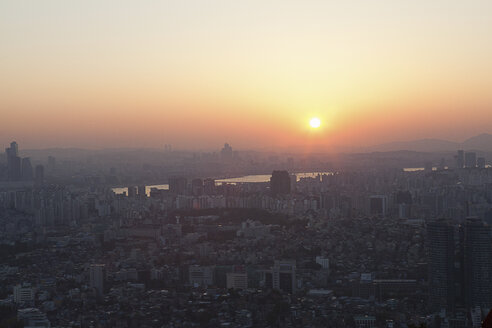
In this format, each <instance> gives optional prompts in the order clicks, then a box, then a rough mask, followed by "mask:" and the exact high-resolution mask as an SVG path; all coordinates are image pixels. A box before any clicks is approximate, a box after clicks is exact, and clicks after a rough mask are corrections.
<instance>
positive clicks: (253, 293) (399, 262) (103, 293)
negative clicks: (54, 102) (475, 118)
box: [0, 144, 492, 328]
mask: <svg viewBox="0 0 492 328" xmlns="http://www.w3.org/2000/svg"><path fill="white" fill-rule="evenodd" d="M13 154H15V156H14V155H13ZM8 156H13V157H12V158H14V157H17V158H20V157H19V156H18V150H17V145H16V144H15V145H11V146H10V148H8V151H7V153H6V158H7V159H8ZM221 156H222V157H223V158H224V160H234V156H235V155H234V152H232V148H230V146H229V145H227V144H226V145H225V146H224V148H223V149H222V151H221ZM471 157H472V156H471V155H468V162H469V164H471V162H472V161H471V159H470V158H471ZM456 158H457V162H459V161H460V160H459V158H460V152H458V155H457V156H456ZM466 158H467V156H466V154H464V153H463V163H464V164H463V166H462V167H460V166H459V165H457V167H456V168H452V169H451V168H445V167H440V168H438V169H433V168H432V167H430V168H427V169H422V170H420V169H419V170H401V169H386V168H384V169H377V170H376V169H374V170H362V171H361V170H358V171H348V170H347V171H336V172H332V173H324V174H318V175H309V176H304V177H302V176H301V177H298V176H296V175H293V174H291V173H289V172H288V171H286V170H275V171H273V173H272V175H271V178H270V181H268V182H256V183H239V182H238V183H234V184H232V183H216V180H215V179H214V178H210V177H198V176H191V177H188V176H183V175H172V176H170V177H169V179H168V186H169V188H168V189H153V190H151V191H150V193H148V192H147V188H146V186H145V185H144V184H143V183H142V184H136V185H132V186H130V187H128V190H127V192H126V193H123V194H115V192H114V191H113V189H112V188H111V187H112V186H109V185H107V184H106V183H104V182H103V181H104V180H98V179H94V178H93V177H91V178H90V179H86V180H85V181H86V183H80V184H60V183H54V182H53V180H51V181H50V179H44V178H43V181H42V183H34V178H33V179H31V180H30V181H31V183H26V184H12V183H11V182H12V181H5V182H4V183H3V184H1V183H0V187H1V188H0V240H1V243H2V247H1V248H0V310H1V311H3V312H1V313H5V314H6V315H5V317H6V319H5V320H11V321H10V322H14V321H15V322H18V323H23V324H24V325H26V326H29V325H31V326H37V327H50V326H53V327H55V326H63V327H90V326H95V327H96V326H100V327H154V326H155V327H196V326H209V327H220V326H222V327H300V326H302V327H327V326H329V327H361V328H362V327H384V328H393V327H411V325H415V326H418V325H420V324H426V325H427V327H479V326H480V323H481V321H482V320H483V318H484V317H485V316H486V315H487V314H488V312H489V310H490V309H491V308H492V236H491V230H490V225H489V224H490V223H492V187H491V186H492V169H490V168H488V167H485V165H481V164H480V165H478V164H477V163H475V165H474V166H473V167H471V166H469V165H467V164H465V163H466V162H467V160H466ZM16 161H17V160H13V162H16ZM480 161H481V160H480ZM476 162H478V160H477V161H476ZM9 165H10V164H8V163H6V165H5V167H9ZM7 171H8V172H10V171H9V170H7ZM12 172H13V171H12ZM21 172H22V169H21ZM8 175H9V176H10V173H9V174H8ZM2 320H3V319H0V325H1V324H2V323H3V322H2Z"/></svg>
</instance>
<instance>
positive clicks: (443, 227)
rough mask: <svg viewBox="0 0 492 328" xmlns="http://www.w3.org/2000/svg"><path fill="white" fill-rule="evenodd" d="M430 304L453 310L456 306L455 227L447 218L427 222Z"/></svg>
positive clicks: (435, 307) (436, 308) (434, 308)
mask: <svg viewBox="0 0 492 328" xmlns="http://www.w3.org/2000/svg"><path fill="white" fill-rule="evenodd" d="M427 240H428V254H429V306H430V308H431V310H432V311H434V312H438V311H440V310H441V309H446V311H449V312H452V311H453V310H454V307H455V272H454V251H455V246H454V229H453V226H452V225H451V224H449V223H448V222H447V221H446V220H437V221H433V222H429V223H428V224H427Z"/></svg>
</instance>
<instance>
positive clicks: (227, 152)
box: [220, 143, 233, 161]
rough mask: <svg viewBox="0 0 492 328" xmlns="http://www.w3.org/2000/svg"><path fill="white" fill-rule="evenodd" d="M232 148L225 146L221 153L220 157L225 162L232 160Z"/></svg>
mask: <svg viewBox="0 0 492 328" xmlns="http://www.w3.org/2000/svg"><path fill="white" fill-rule="evenodd" d="M232 156H233V153H232V147H231V146H230V145H229V144H228V143H225V144H224V148H222V150H221V151H220V157H221V159H222V160H223V161H230V160H231V159H232Z"/></svg>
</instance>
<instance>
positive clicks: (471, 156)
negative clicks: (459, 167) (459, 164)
mask: <svg viewBox="0 0 492 328" xmlns="http://www.w3.org/2000/svg"><path fill="white" fill-rule="evenodd" d="M465 167H466V168H473V167H477V154H476V153H474V152H466V153H465Z"/></svg>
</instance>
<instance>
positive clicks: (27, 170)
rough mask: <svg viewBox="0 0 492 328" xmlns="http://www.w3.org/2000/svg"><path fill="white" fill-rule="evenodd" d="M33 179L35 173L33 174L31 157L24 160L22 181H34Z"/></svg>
mask: <svg viewBox="0 0 492 328" xmlns="http://www.w3.org/2000/svg"><path fill="white" fill-rule="evenodd" d="M32 179H33V172H32V165H31V160H30V159H29V157H25V158H23V159H22V180H24V181H32Z"/></svg>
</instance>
